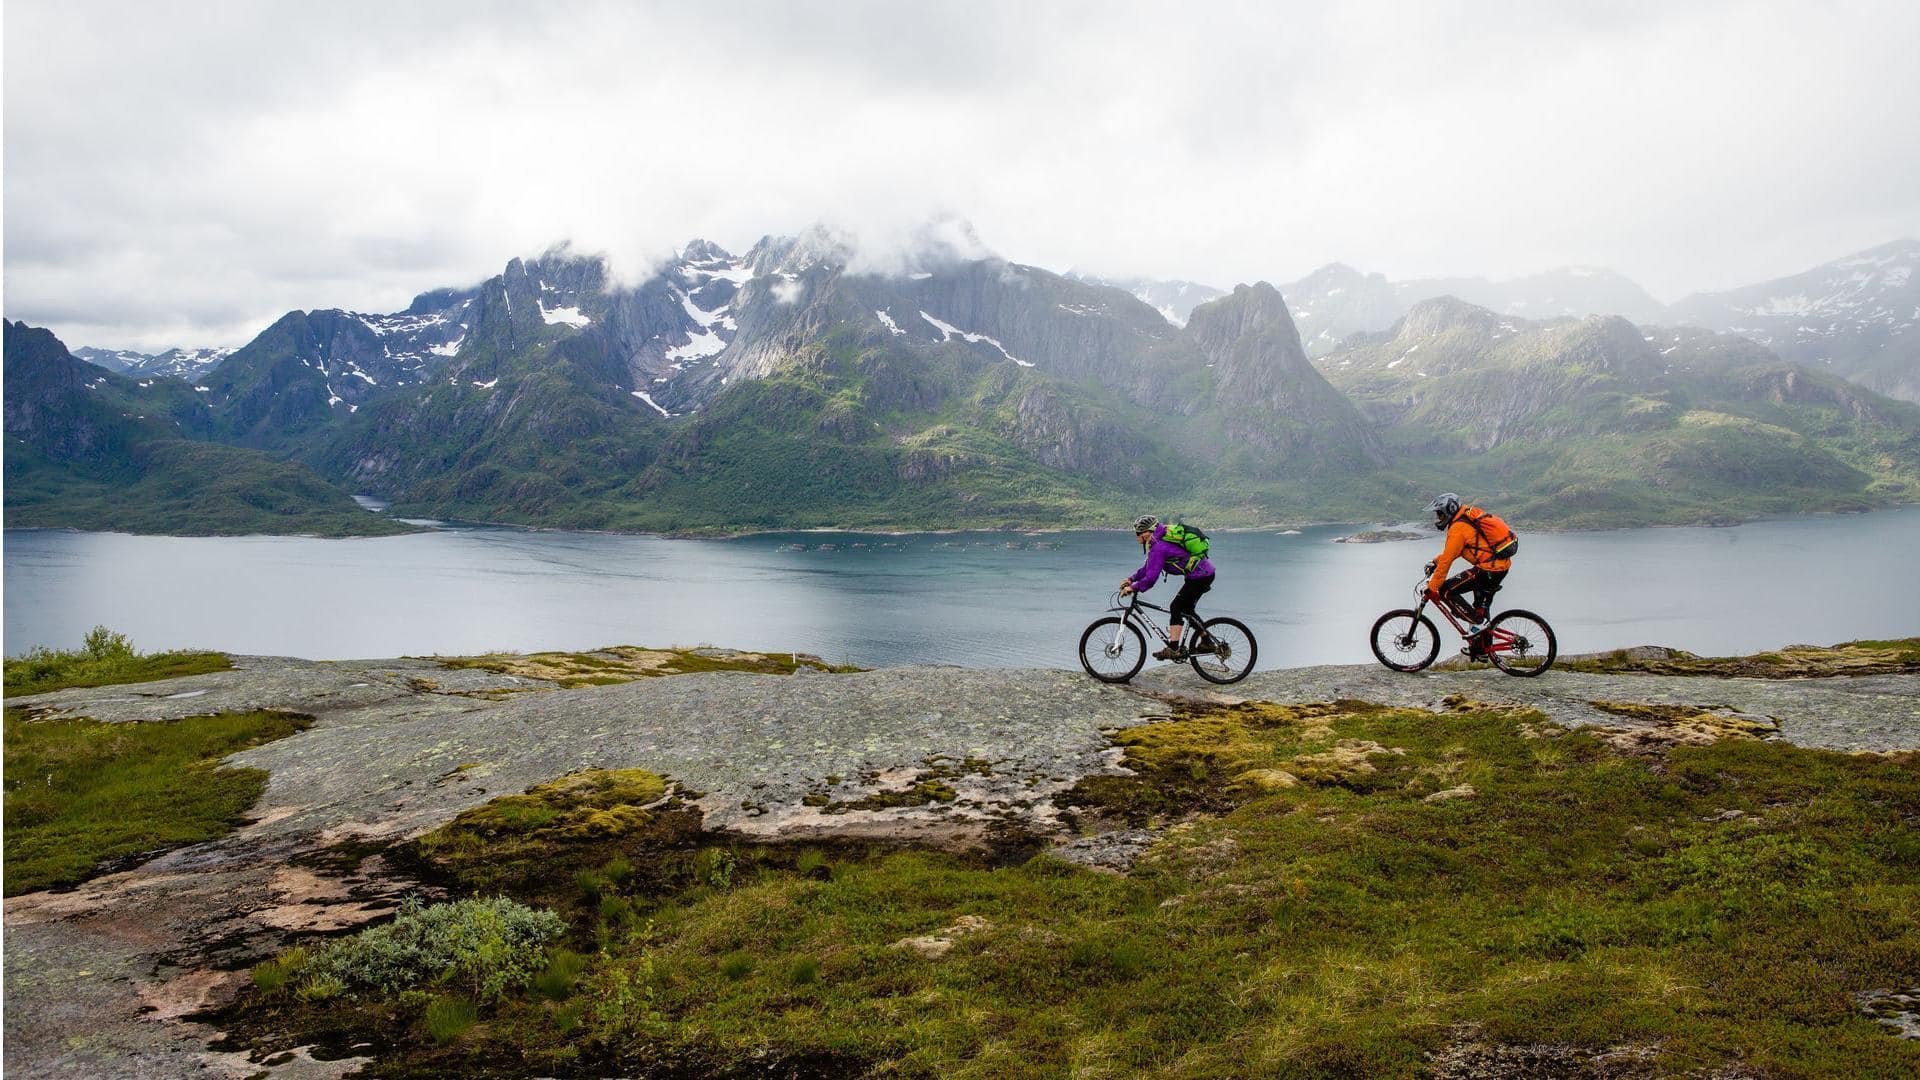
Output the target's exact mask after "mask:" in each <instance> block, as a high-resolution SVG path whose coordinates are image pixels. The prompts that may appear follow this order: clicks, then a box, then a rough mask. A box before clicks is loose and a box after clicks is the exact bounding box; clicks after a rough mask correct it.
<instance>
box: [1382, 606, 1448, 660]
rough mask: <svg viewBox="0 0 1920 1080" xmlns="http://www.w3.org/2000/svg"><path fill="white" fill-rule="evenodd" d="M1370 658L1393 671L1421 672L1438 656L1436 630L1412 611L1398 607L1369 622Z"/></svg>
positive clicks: (1423, 616)
mask: <svg viewBox="0 0 1920 1080" xmlns="http://www.w3.org/2000/svg"><path fill="white" fill-rule="evenodd" d="M1372 641H1373V655H1374V659H1376V660H1379V661H1380V662H1381V663H1382V664H1385V665H1386V666H1387V667H1389V668H1392V669H1393V670H1394V671H1423V670H1425V669H1426V666H1427V665H1428V664H1431V663H1433V658H1434V657H1436V656H1439V655H1440V631H1439V629H1438V628H1437V627H1435V626H1434V625H1433V620H1432V619H1429V618H1427V617H1426V616H1425V615H1422V614H1420V613H1419V612H1416V611H1414V610H1413V609H1412V608H1398V609H1395V610H1393V611H1389V612H1387V613H1386V614H1385V615H1382V616H1380V617H1379V618H1378V619H1375V620H1374V622H1373V633H1372Z"/></svg>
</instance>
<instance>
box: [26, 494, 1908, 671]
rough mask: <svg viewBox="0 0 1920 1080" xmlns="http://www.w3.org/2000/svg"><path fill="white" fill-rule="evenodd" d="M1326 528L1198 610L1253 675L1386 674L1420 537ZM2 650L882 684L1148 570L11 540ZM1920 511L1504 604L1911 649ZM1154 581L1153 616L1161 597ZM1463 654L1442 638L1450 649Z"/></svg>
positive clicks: (1603, 543) (1557, 581)
mask: <svg viewBox="0 0 1920 1080" xmlns="http://www.w3.org/2000/svg"><path fill="white" fill-rule="evenodd" d="M1351 531H1352V530H1351V529H1350V528H1341V527H1335V526H1325V527H1315V528H1309V529H1305V530H1302V531H1301V532H1300V533H1299V534H1298V535H1280V534H1277V533H1273V532H1247V533H1219V534H1216V535H1215V537H1214V552H1215V559H1216V560H1217V561H1218V563H1219V564H1220V567H1221V573H1220V578H1219V585H1218V586H1217V587H1216V588H1215V589H1214V591H1213V592H1212V593H1211V594H1210V595H1209V596H1208V597H1207V598H1206V600H1205V601H1203V602H1202V604H1201V611H1202V613H1203V614H1210V615H1234V616H1237V617H1238V618H1240V619H1242V620H1243V621H1245V622H1247V623H1248V624H1249V625H1251V626H1252V627H1253V628H1254V630H1255V632H1256V633H1257V634H1258V636H1259V639H1260V666H1261V667H1295V666H1301V665H1306V664H1322V663H1364V662H1370V661H1371V654H1370V653H1369V651H1368V647H1367V631H1368V628H1369V627H1370V626H1371V625H1372V623H1373V620H1374V618H1375V616H1377V615H1378V614H1379V613H1380V612H1382V611H1384V610H1386V609H1388V608H1392V607H1401V606H1404V605H1406V604H1407V603H1408V602H1409V601H1410V600H1411V598H1412V591H1413V586H1414V582H1415V581H1416V579H1417V578H1418V577H1419V572H1420V564H1421V563H1422V562H1424V561H1426V560H1427V559H1428V558H1431V557H1432V555H1433V554H1434V553H1435V551H1437V550H1438V548H1439V543H1438V539H1437V537H1436V536H1434V534H1431V533H1427V534H1425V538H1423V539H1422V540H1420V541H1417V542H1413V541H1410V542H1400V543H1383V544H1335V543H1332V542H1331V541H1332V540H1333V539H1335V538H1336V537H1339V536H1342V535H1345V534H1346V533H1348V532H1351ZM5 545H6V546H5V565H6V590H5V591H6V641H5V649H6V652H7V653H8V654H9V655H18V654H19V653H21V652H23V651H25V650H26V649H28V648H30V647H32V646H34V645H49V646H53V647H60V648H66V647H72V646H75V645H77V644H78V643H79V641H80V639H81V637H82V635H84V634H85V633H86V631H87V629H88V628H90V627H92V626H94V625H95V624H102V625H106V626H109V627H112V628H114V629H116V630H119V631H121V632H123V633H125V634H127V635H128V636H129V637H131V638H132V639H133V641H134V643H135V644H136V645H137V646H138V647H140V648H142V649H156V650H157V649H170V648H179V647H187V646H199V647H205V648H214V649H221V650H226V651H230V652H240V653H256V654H278V655H292V656H304V657H312V658H317V659H339V658H350V657H380V656H399V655H423V654H432V653H439V654H447V655H451V654H461V653H476V652H485V651H490V650H499V649H517V650H521V651H529V652H530V651H536V650H543V649H590V648H595V647H598V646H602V645H613V644H641V645H696V644H715V645H726V646H733V647H739V648H749V649H766V650H779V651H788V650H798V651H801V652H810V653H815V654H818V655H820V656H823V657H825V658H827V659H829V660H832V661H835V662H840V661H848V662H852V663H857V664H863V665H868V666H883V665H892V664H905V663H948V664H963V665H975V666H990V667H1037V666H1053V667H1068V666H1073V665H1074V664H1075V663H1076V661H1075V659H1074V656H1075V647H1076V644H1077V642H1078V640H1079V635H1080V631H1081V629H1082V628H1083V627H1085V626H1086V624H1087V623H1088V622H1089V621H1090V620H1092V619H1093V618H1095V617H1096V616H1098V615H1100V614H1101V613H1102V609H1104V608H1105V607H1106V606H1107V604H1108V602H1109V597H1110V596H1111V595H1112V593H1113V590H1114V587H1115V586H1116V585H1117V584H1118V582H1119V581H1120V579H1121V578H1122V577H1123V576H1125V575H1126V574H1127V573H1129V572H1130V571H1132V570H1133V569H1134V568H1135V567H1136V566H1138V565H1139V562H1140V553H1139V548H1138V546H1137V545H1136V544H1134V542H1133V540H1132V538H1131V537H1130V536H1128V535H1127V534H1126V533H1124V532H1120V531H1114V532H1071V533H1049V534H1039V535H1024V534H1012V533H957V534H917V535H910V536H878V535H871V534H867V535H861V534H848V533H789V534H763V535H757V536H749V537H742V538H738V539H732V540H670V539H664V538H660V537H652V536H619V535H607V534H596V533H566V532H533V531H526V530H519V529H505V528H477V527H476V528H448V529H442V530H439V531H435V532H431V533H423V534H417V535H411V536H398V537H386V538H380V539H360V540H322V539H311V538H301V537H238V538H198V537H154V536H128V535H124V534H113V533H72V532H61V531H13V532H9V533H7V534H6V542H5ZM1916 551H1920V508H1905V509H1899V510H1890V511H1884V512H1880V513H1875V514H1866V515H1853V516H1809V517H1799V518H1789V519H1782V520H1774V521H1762V522H1754V523H1751V524H1748V525H1742V526H1739V527H1736V528H1690V529H1633V530H1621V531H1613V532H1588V533H1558V534H1551V533H1538V532H1526V531H1525V530H1523V547H1522V551H1521V555H1520V558H1519V559H1518V560H1517V561H1516V563H1515V569H1514V573H1513V576H1512V577H1511V579H1510V581H1509V586H1508V588H1507V589H1506V591H1505V592H1503V593H1502V594H1501V596H1500V600H1499V602H1498V605H1497V606H1498V607H1502V608H1505V607H1524V608H1529V609H1532V610H1535V611H1538V612H1539V613H1541V614H1542V615H1545V616H1546V617H1547V619H1548V620H1549V621H1551V622H1552V624H1553V626H1554V628H1555V629H1556V631H1557V632H1558V634H1559V637H1560V649H1561V651H1562V652H1563V653H1564V652H1585V651H1593V650H1598V649H1606V648H1615V647H1620V646H1626V645H1639V644H1662V645H1672V646H1676V647H1679V648H1684V649H1689V650H1691V651H1693V652H1698V653H1704V654H1728V653H1735V652H1749V651H1754V650H1759V649H1766V648H1772V647H1776V646H1780V645H1785V644H1792V643H1798V642H1811V643H1821V644H1824V643H1830V642H1834V641H1842V640H1850V639H1854V638H1864V637H1896V636H1910V635H1914V634H1920V562H1917V561H1916V560H1915V558H1914V553H1915V552H1916ZM1172 592H1173V586H1172V584H1171V583H1168V584H1163V585H1161V586H1160V587H1158V588H1157V589H1155V590H1154V592H1153V593H1151V594H1149V598H1150V599H1154V600H1157V601H1159V602H1161V603H1165V602H1166V601H1167V600H1168V599H1169V598H1170V597H1171V594H1172ZM1456 644H1457V643H1454V642H1451V641H1450V642H1449V645H1448V649H1449V651H1451V649H1452V648H1453V647H1454V645H1456Z"/></svg>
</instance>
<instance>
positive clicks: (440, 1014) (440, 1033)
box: [427, 997, 480, 1044]
mask: <svg viewBox="0 0 1920 1080" xmlns="http://www.w3.org/2000/svg"><path fill="white" fill-rule="evenodd" d="M479 1020H480V1010H479V1009H476V1008H474V1005H473V1002H471V1001H468V1000H466V999H465V998H449V997H443V998H434V999H433V1000H432V1001H430V1002H428V1003H427V1034H428V1035H431V1036H433V1041H434V1042H437V1043H443V1044H444V1043H450V1042H452V1041H453V1040H455V1039H457V1038H459V1037H460V1036H462V1035H465V1034H466V1033H467V1031H468V1030H469V1029H470V1028H472V1027H473V1025H474V1024H476V1023H478V1022H479Z"/></svg>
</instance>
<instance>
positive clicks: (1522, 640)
mask: <svg viewBox="0 0 1920 1080" xmlns="http://www.w3.org/2000/svg"><path fill="white" fill-rule="evenodd" d="M1484 640H1485V645H1484V648H1485V649H1486V650H1487V659H1489V660H1491V661H1493V666H1494V667H1497V668H1499V669H1500V670H1501V671H1504V672H1506V673H1507V674H1509V675H1518V676H1520V677H1521V678H1532V677H1533V676H1535V675H1538V674H1540V673H1541V672H1543V671H1545V670H1547V669H1548V668H1550V667H1552V666H1553V658H1554V656H1555V655H1557V653H1558V650H1559V643H1558V642H1556V641H1554V639H1553V627H1551V626H1548V625H1547V620H1545V619H1543V618H1541V617H1540V616H1538V615H1535V614H1534V613H1533V612H1531V611H1522V610H1520V609H1519V608H1514V609H1513V610H1511V611H1503V612H1501V613H1500V614H1499V615H1498V616H1496V617H1495V618H1494V620H1493V624H1492V625H1490V626H1488V627H1487V633H1486V637H1485V639H1484Z"/></svg>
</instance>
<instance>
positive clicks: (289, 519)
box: [6, 322, 409, 536]
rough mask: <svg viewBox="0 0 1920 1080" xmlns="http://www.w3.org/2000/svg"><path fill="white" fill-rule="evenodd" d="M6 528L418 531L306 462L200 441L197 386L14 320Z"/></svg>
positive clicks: (9, 351)
mask: <svg viewBox="0 0 1920 1080" xmlns="http://www.w3.org/2000/svg"><path fill="white" fill-rule="evenodd" d="M6 370H7V387H6V523H7V525H8V527H10V528H36V527H43V528H75V529H94V530H114V531H127V532H150V533H170V534H177V535H234V534H246V533H300V534H313V535H321V536H378V535H387V534H391V533H398V532H407V531H409V529H408V527H407V526H405V525H402V524H400V523H398V522H394V521H391V520H389V519H386V518H383V517H378V516H375V515H373V514H369V513H367V512H366V511H365V510H362V509H361V508H360V507H359V506H358V505H357V504H355V503H354V501H353V500H352V499H351V498H349V497H348V496H347V495H346V493H345V492H342V491H341V490H340V489H338V488H336V487H334V486H333V485H331V484H329V483H327V482H326V481H325V480H323V479H321V478H320V477H319V476H318V475H316V474H315V473H314V472H313V471H312V470H310V469H307V468H305V467H304V466H301V465H296V464H291V463H288V462H283V461H276V460H274V459H273V458H270V457H268V456H267V455H265V454H262V453H260V452H258V451H253V450H246V449H241V448H238V447H232V446H225V445H221V444H219V443H214V442H206V441H200V439H202V438H204V437H205V436H206V434H207V433H208V432H209V431H211V430H212V426H213V425H212V421H211V419H210V418H209V416H208V415H207V414H208V411H209V410H208V409H207V407H206V406H205V405H204V404H202V402H201V401H200V400H198V399H197V398H196V395H195V392H194V391H193V390H192V389H191V388H190V387H188V386H186V385H185V384H183V383H180V382H178V381H176V380H171V379H159V380H154V381H153V382H152V384H151V385H145V384H142V383H139V382H135V381H134V380H131V379H126V378H122V377H121V376H118V375H114V374H112V373H110V372H106V371H103V370H101V369H100V368H98V367H94V366H92V365H89V364H86V363H84V362H83V361H80V360H77V359H75V358H74V357H73V356H72V355H71V354H69V353H68V352H67V350H66V348H65V346H63V345H61V343H60V342H59V340H58V339H56V338H55V337H54V336H53V335H52V334H51V333H49V332H47V331H46V330H40V329H34V328H31V327H28V326H26V325H24V324H22V323H13V322H9V323H7V324H6Z"/></svg>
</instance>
